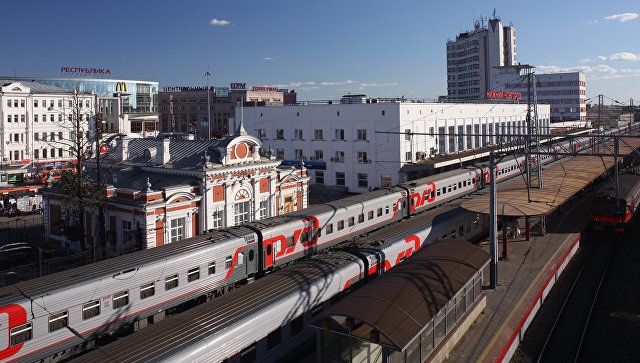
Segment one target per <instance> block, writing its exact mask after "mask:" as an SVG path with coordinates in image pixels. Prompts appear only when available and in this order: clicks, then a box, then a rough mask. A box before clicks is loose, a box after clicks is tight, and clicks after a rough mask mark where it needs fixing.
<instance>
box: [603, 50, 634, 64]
mask: <svg viewBox="0 0 640 363" xmlns="http://www.w3.org/2000/svg"><path fill="white" fill-rule="evenodd" d="M609 59H610V60H619V61H629V62H637V61H640V54H634V53H629V52H620V53H614V54H612V55H610V56H609Z"/></svg>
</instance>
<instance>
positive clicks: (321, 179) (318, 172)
mask: <svg viewBox="0 0 640 363" xmlns="http://www.w3.org/2000/svg"><path fill="white" fill-rule="evenodd" d="M316 184H324V171H322V170H316Z"/></svg>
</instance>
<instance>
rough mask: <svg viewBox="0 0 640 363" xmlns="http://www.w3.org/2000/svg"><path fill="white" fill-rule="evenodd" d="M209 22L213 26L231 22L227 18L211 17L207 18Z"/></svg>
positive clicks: (225, 24)
mask: <svg viewBox="0 0 640 363" xmlns="http://www.w3.org/2000/svg"><path fill="white" fill-rule="evenodd" d="M209 24H211V25H213V26H227V25H229V24H231V22H230V21H229V20H224V19H216V18H213V19H211V20H209Z"/></svg>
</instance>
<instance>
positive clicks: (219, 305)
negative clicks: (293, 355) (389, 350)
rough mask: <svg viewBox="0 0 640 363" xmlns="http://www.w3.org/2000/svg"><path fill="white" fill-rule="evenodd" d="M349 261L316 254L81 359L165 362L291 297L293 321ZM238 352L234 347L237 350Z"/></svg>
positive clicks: (341, 254)
mask: <svg viewBox="0 0 640 363" xmlns="http://www.w3.org/2000/svg"><path fill="white" fill-rule="evenodd" d="M353 261H358V262H359V259H357V258H356V257H355V256H353V255H351V254H348V253H346V252H340V251H333V252H328V253H321V254H318V255H316V256H315V257H314V258H312V259H309V260H305V261H301V262H299V263H296V264H295V265H293V266H291V267H288V268H286V269H284V270H280V271H278V272H275V273H273V274H270V275H267V276H265V277H263V278H262V279H260V280H256V281H255V282H253V283H251V284H249V285H247V286H245V287H243V288H240V289H238V290H235V291H233V292H231V293H229V294H226V295H223V296H221V297H218V298H216V299H215V300H213V301H211V302H208V303H205V304H202V305H198V306H196V307H194V308H192V309H190V310H188V311H186V312H184V313H182V314H179V315H176V316H174V317H171V319H166V320H164V321H161V322H159V323H156V324H154V325H153V326H152V327H150V328H148V329H146V330H145V331H144V332H141V333H136V334H133V335H130V336H127V337H125V338H122V339H119V340H117V341H116V342H114V343H112V344H109V345H107V346H105V347H101V348H100V349H99V350H95V351H93V352H89V353H88V354H86V355H83V356H82V359H83V360H85V361H92V362H100V361H110V362H113V361H116V362H120V363H125V362H141V361H154V360H160V359H163V358H165V359H166V357H167V356H171V355H175V354H178V353H179V352H181V351H184V350H185V349H186V348H187V347H188V346H189V345H190V344H197V343H198V342H199V341H202V340H205V339H207V338H208V337H210V336H213V335H216V334H225V333H226V332H225V330H227V329H229V328H230V327H231V326H232V325H234V324H238V323H239V321H240V320H243V319H244V320H251V319H252V314H254V313H256V312H261V311H269V310H273V309H277V308H278V306H279V302H280V301H283V300H284V299H287V298H289V297H290V296H292V295H294V296H298V303H297V304H296V306H297V307H298V309H297V310H296V311H289V312H288V314H289V316H290V318H291V319H293V318H295V317H297V316H298V315H301V314H302V313H304V312H305V311H309V310H311V309H312V308H314V307H315V306H317V305H319V304H320V303H321V302H322V301H315V300H312V297H313V295H312V294H310V290H311V289H313V288H318V289H324V288H327V285H329V284H331V283H332V282H335V281H336V279H332V278H331V275H332V274H333V273H335V272H336V271H337V270H338V269H339V267H340V266H343V265H345V264H347V263H350V262H353ZM253 324H255V326H256V327H257V326H258V325H259V322H258V321H255V320H254V321H253ZM264 333H265V334H266V333H268V332H264ZM158 342H162V344H158ZM212 348H213V349H215V348H216V347H212ZM241 348H242V347H238V350H239V349H241Z"/></svg>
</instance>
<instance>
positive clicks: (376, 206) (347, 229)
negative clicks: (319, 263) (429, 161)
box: [245, 187, 409, 272]
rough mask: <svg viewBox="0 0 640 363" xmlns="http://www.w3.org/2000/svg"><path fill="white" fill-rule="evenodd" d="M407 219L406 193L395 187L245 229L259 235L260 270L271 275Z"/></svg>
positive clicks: (258, 222) (254, 224) (256, 223)
mask: <svg viewBox="0 0 640 363" xmlns="http://www.w3.org/2000/svg"><path fill="white" fill-rule="evenodd" d="M408 215H409V214H408V211H407V192H406V190H404V189H402V188H398V187H392V188H388V189H384V190H376V191H372V192H369V193H365V194H358V195H354V196H351V197H347V198H344V199H340V200H337V201H333V202H330V203H327V204H322V205H316V206H310V207H309V208H307V209H305V210H302V211H297V212H293V213H289V214H286V215H283V216H279V217H274V218H269V219H266V220H261V221H254V222H248V223H245V226H247V227H249V228H253V229H255V230H256V231H260V235H261V240H260V245H261V256H262V257H261V259H260V261H261V263H262V265H261V270H263V271H264V272H268V271H272V270H273V269H275V268H278V267H279V266H282V265H286V264H288V263H290V262H292V261H295V260H297V259H299V258H302V257H305V256H309V255H311V254H313V253H315V252H317V251H319V250H322V249H326V248H329V247H332V246H334V245H336V244H337V243H341V242H344V241H346V240H349V239H352V238H355V237H357V236H360V235H362V234H365V233H368V232H370V231H373V230H375V229H378V228H380V227H382V226H385V225H389V224H391V223H394V222H397V221H400V220H402V219H403V218H405V217H407V216H408Z"/></svg>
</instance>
